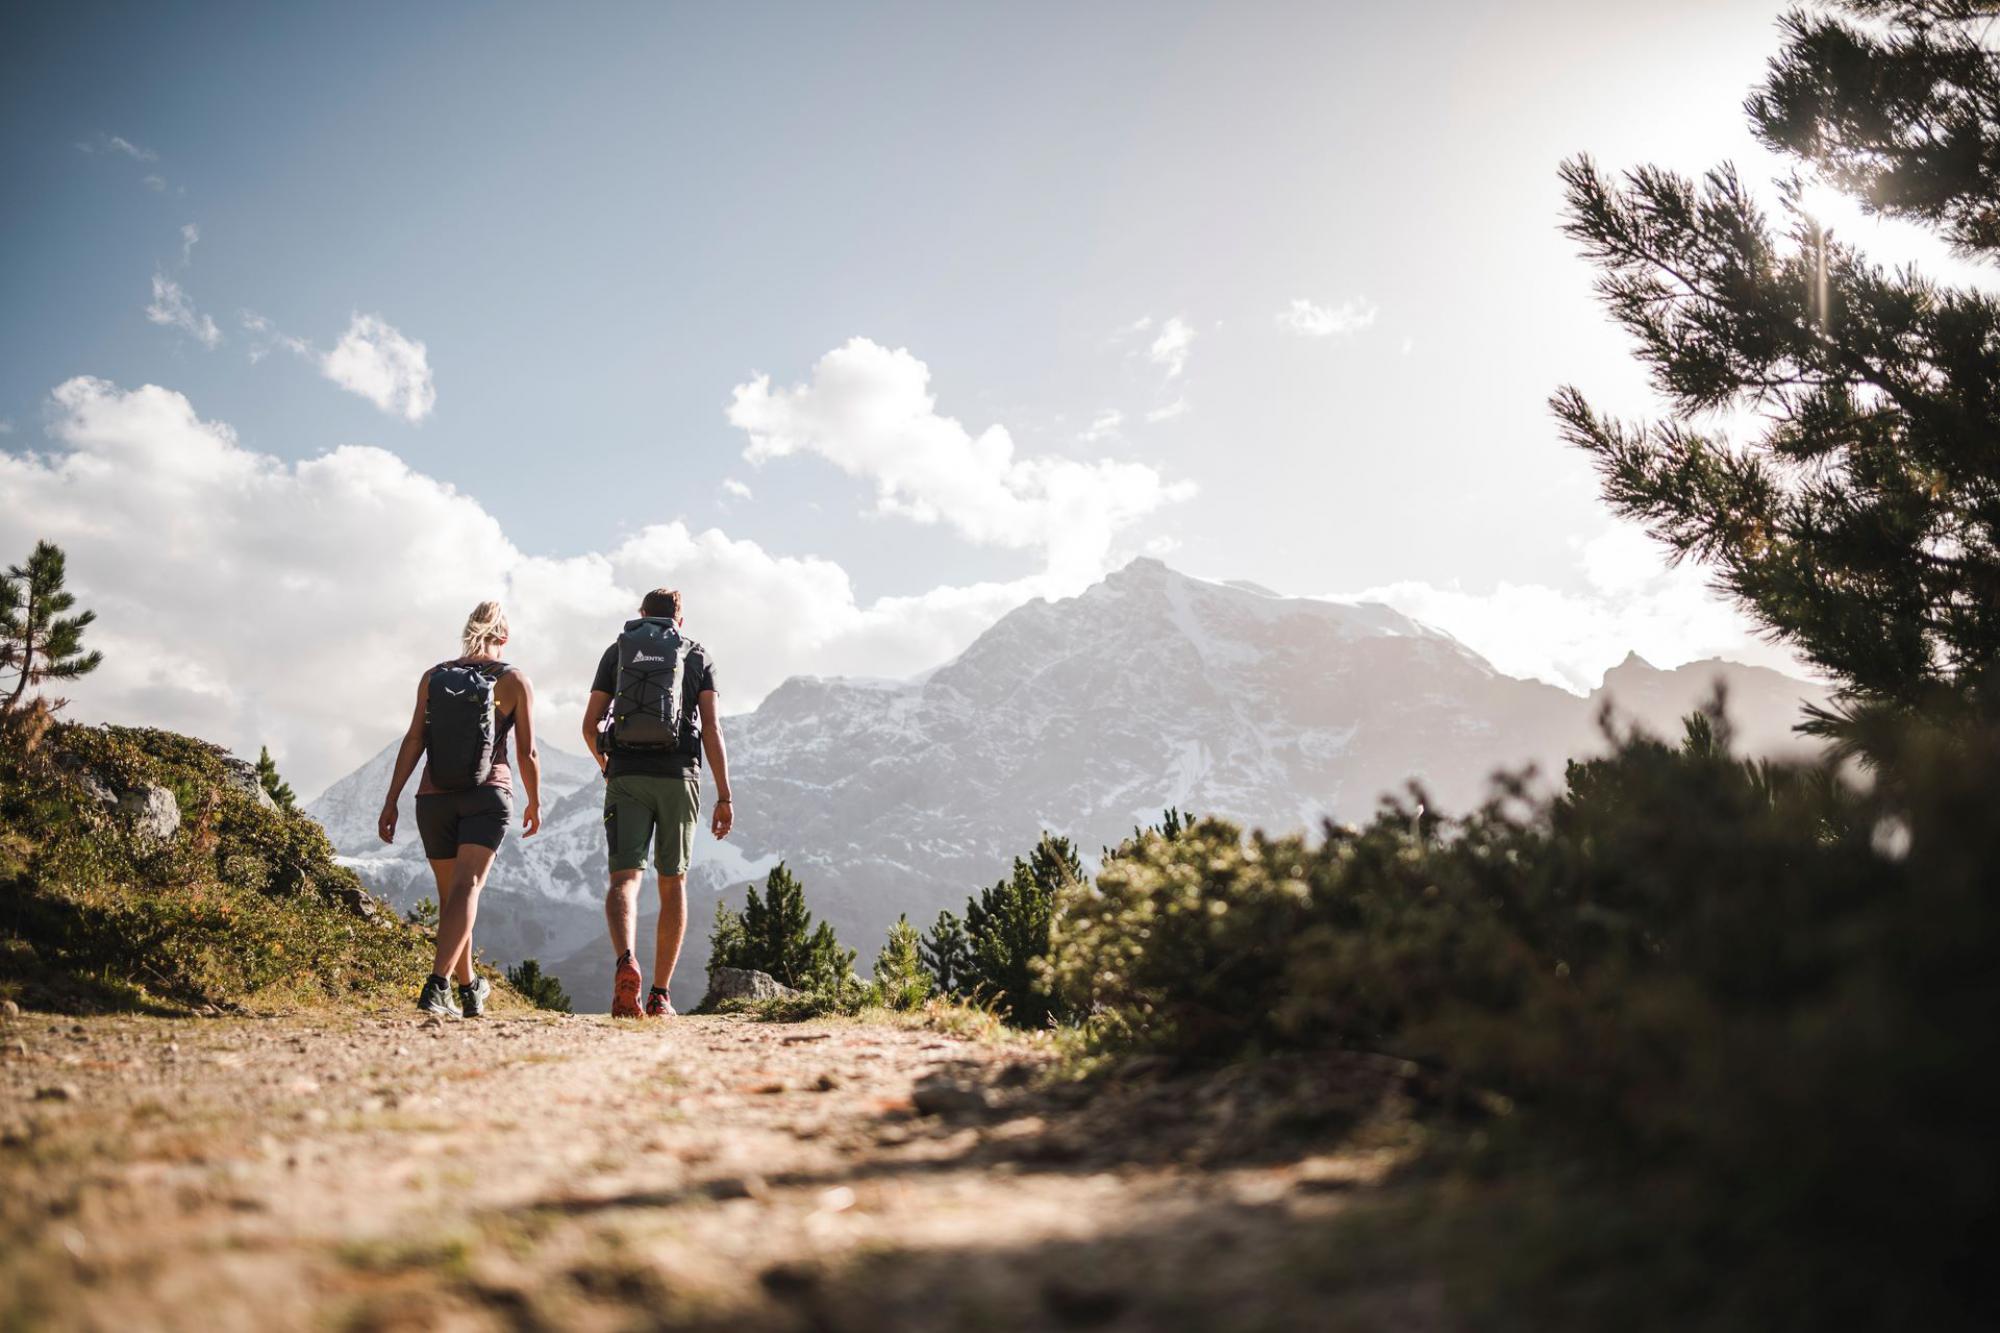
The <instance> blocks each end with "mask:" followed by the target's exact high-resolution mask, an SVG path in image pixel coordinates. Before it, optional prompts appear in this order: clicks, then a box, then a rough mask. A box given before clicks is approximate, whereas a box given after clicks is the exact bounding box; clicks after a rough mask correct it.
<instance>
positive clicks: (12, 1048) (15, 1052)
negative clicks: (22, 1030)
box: [0, 1037, 28, 1060]
mask: <svg viewBox="0 0 2000 1333" xmlns="http://www.w3.org/2000/svg"><path fill="white" fill-rule="evenodd" d="M0 1050H4V1051H5V1052H6V1054H7V1058H8V1059H9V1060H25V1059H27V1058H28V1043H27V1042H25V1041H22V1040H21V1039H20V1038H19V1037H16V1038H14V1040H12V1041H10V1042H8V1043H7V1044H6V1045H5V1046H0Z"/></svg>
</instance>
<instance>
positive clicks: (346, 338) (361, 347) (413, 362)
mask: <svg viewBox="0 0 2000 1333" xmlns="http://www.w3.org/2000/svg"><path fill="white" fill-rule="evenodd" d="M320 373H321V374H323V375H325V376H326V377H327V378H328V379H330V380H332V381H333V382H334V383H335V384H338V385H339V386H340V387H341V388H343V389H346V390H347V391H348V392H350V393H358V394H360V395H361V396H362V397H363V398H366V399H367V400H368V401H369V402H371V403H373V404H375V406H377V407H379V408H381V409H382V410H383V411H384V412H387V413H388V414H389V415H391V416H399V417H402V418H403V419H404V420H405V421H411V422H416V421H422V420H423V419H424V418H425V417H427V416H429V415H430V414H431V409H432V408H434V407H436V406H437V389H436V387H435V386H434V385H433V384H432V383H431V366H430V357H429V355H428V354H427V353H426V351H425V349H424V345H423V344H422V343H420V342H417V341H416V340H415V339H412V338H406V337H404V336H403V335H402V334H401V333H400V332H398V331H397V329H396V328H395V327H394V326H393V325H391V324H389V323H388V322H387V321H386V320H384V319H383V318H382V317H381V316H380V315H356V316H354V319H353V321H352V322H350V323H349V324H348V326H347V332H346V333H345V334H343V335H342V336H341V339H340V341H339V342H337V343H335V344H334V347H333V350H332V351H331V352H328V353H327V354H326V357H325V359H324V360H322V361H321V363H320Z"/></svg>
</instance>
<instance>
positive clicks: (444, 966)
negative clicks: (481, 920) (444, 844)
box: [431, 847, 495, 981]
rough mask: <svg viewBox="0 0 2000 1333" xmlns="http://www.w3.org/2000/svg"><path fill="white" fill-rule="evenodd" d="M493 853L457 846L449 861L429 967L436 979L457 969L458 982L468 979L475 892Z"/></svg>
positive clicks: (476, 903) (476, 908) (476, 912)
mask: <svg viewBox="0 0 2000 1333" xmlns="http://www.w3.org/2000/svg"><path fill="white" fill-rule="evenodd" d="M494 850H495V849H494V848H491V847H461V848H459V849H458V855H457V857H455V858H454V859H453V860H452V861H451V862H450V865H451V882H450V884H449V885H448V886H447V887H446V888H444V889H442V890H440V892H443V893H445V894H446V895H448V896H447V897H446V898H445V899H444V900H443V901H441V902H439V904H438V937H437V961H436V962H434V963H432V964H431V971H433V972H435V973H436V974H437V975H439V976H444V975H445V974H446V972H447V971H448V970H450V969H453V968H458V969H461V971H460V973H459V975H460V978H461V980H464V981H470V980H471V979H472V961H471V958H472V923H473V920H474V919H475V918H476V917H477V916H478V915H479V890H480V889H481V888H483V887H485V884H486V872H487V871H488V870H489V869H491V868H492V865H493V853H494ZM461 955H463V957H461Z"/></svg>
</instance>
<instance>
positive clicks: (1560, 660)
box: [1336, 527, 1811, 694]
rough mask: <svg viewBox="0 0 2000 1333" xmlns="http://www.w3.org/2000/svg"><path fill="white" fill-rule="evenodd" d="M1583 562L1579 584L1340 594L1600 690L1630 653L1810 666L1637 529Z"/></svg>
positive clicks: (1669, 660) (1517, 670) (1677, 660)
mask: <svg viewBox="0 0 2000 1333" xmlns="http://www.w3.org/2000/svg"><path fill="white" fill-rule="evenodd" d="M1577 567H1578V570H1579V572H1580V573H1581V574H1582V576H1583V583H1584V585H1585V586H1584V587H1583V588H1582V589H1580V590H1578V589H1573V588H1555V587H1551V586H1549V585H1547V584H1540V583H1511V582H1507V581H1504V580H1503V581H1500V582H1498V583H1496V584H1495V585H1494V586H1493V587H1492V589H1491V590H1489V591H1479V592H1475V591H1469V590H1467V589H1466V588H1465V587H1463V586H1462V585H1460V584H1458V583H1452V584H1447V585H1443V586H1440V585H1437V584H1432V583H1424V582H1418V581H1405V582H1400V583H1390V584H1384V585H1382V586H1379V587H1374V588H1369V589H1367V590H1366V591H1364V592H1360V593H1356V594H1351V595H1344V596H1341V597H1339V598H1337V599H1336V600H1340V601H1352V600H1359V601H1374V602H1386V603H1388V604H1389V605H1390V606H1393V607H1395V608H1396V609H1397V610H1399V611H1402V612H1404V613H1405V614H1407V615H1410V616H1414V617H1415V618H1416V619H1418V620H1421V621H1423V622H1424V623H1426V624H1429V625H1435V626H1436V627H1438V628H1439V629H1442V630H1445V631H1446V632H1448V633H1449V634H1451V635H1452V636H1453V637H1454V638H1456V639H1458V640H1459V641H1460V642H1461V643H1464V644H1465V645H1466V646H1467V647H1469V648H1471V649H1472V650H1473V651H1474V652H1477V653H1478V654H1480V656H1482V657H1484V658H1486V660H1487V661H1489V662H1491V663H1492V664H1493V665H1494V666H1496V667H1498V668H1500V670H1502V671H1504V672H1506V673H1507V674H1509V675H1513V676H1529V677H1533V678H1535V679H1538V680H1545V681H1547V682H1549V683H1550V684H1552V685H1559V686H1561V687H1562V688H1564V689H1566V690H1569V691H1571V692H1572V693H1577V694H1587V693H1589V692H1590V691H1591V690H1593V689H1595V688H1597V686H1598V685H1599V684H1600V683H1601V682H1602V681H1603V679H1604V673H1605V671H1607V670H1608V669H1609V668H1611V667H1614V666H1616V665H1617V664H1618V663H1619V662H1621V661H1623V660H1624V658H1625V655H1626V654H1627V653H1629V652H1636V653H1638V654H1639V655H1640V656H1641V657H1643V658H1645V659H1646V660H1647V661H1649V662H1651V663H1652V664H1653V665H1655V666H1658V667H1675V666H1680V665H1681V664H1683V663H1686V662H1693V661H1699V660H1702V659H1704V658H1710V657H1723V658H1727V659H1729V660H1731V661H1735V662H1746V663H1749V664H1750V665H1753V666H1767V667H1772V668H1774V669H1776V670H1779V671H1785V672H1789V673H1790V674H1792V675H1799V676H1806V675H1810V674H1811V673H1810V672H1809V671H1808V670H1807V669H1806V668H1805V667H1803V666H1802V665H1801V664H1800V662H1799V661H1798V659H1797V658H1796V657H1794V656H1793V655H1792V654H1791V653H1790V652H1788V651H1787V650H1785V649H1783V648H1781V647H1778V646H1776V645H1774V644H1771V643H1769V642H1767V641H1766V640H1764V639H1763V638H1761V637H1760V636H1759V635H1758V633H1757V630H1756V627H1755V625H1754V624H1753V623H1752V622H1751V621H1750V619H1749V618H1748V617H1746V616H1745V615H1744V614H1743V613H1742V612H1741V611H1739V610H1737V609H1736V608H1735V607H1734V606H1732V605H1731V604H1730V603H1729V602H1728V601H1727V600H1725V599H1724V598H1723V597H1721V596H1719V595H1718V594H1716V593H1715V592H1714V591H1712V590H1711V589H1710V588H1709V587H1708V583H1707V578H1706V576H1705V575H1704V574H1703V573H1702V571H1701V570H1700V569H1699V568H1697V567H1696V566H1694V565H1691V564H1683V565H1679V566H1676V567H1671V568H1670V567H1668V565H1667V563H1666V556H1665V554H1664V552H1663V550H1662V548H1661V547H1660V546H1659V545H1658V544H1657V543H1655V542H1654V541H1653V540H1652V539H1651V538H1649V537H1647V536H1646V534H1645V533H1643V532H1641V531H1639V530H1638V529H1636V528H1630V527H1619V528H1614V529H1611V530H1609V531H1607V532H1605V533H1604V534H1602V535H1600V536H1598V537H1595V538H1593V539H1591V540H1590V541H1587V542H1583V543H1581V544H1580V545H1579V546H1578V548H1577Z"/></svg>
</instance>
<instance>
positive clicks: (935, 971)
mask: <svg viewBox="0 0 2000 1333" xmlns="http://www.w3.org/2000/svg"><path fill="white" fill-rule="evenodd" d="M918 948H919V950H920V952H921V953H922V955H923V962H924V970H925V971H926V972H928V973H929V974H930V978H931V988H932V989H933V990H935V991H936V992H937V993H938V994H939V995H942V996H946V997H956V996H960V995H963V994H964V993H965V990H966V987H967V985H968V983H969V982H970V980H971V970H972V941H971V940H970V939H969V938H967V936H966V933H965V923H964V922H963V921H961V920H959V919H958V916H957V915H956V914H955V913H954V912H952V911H951V909H950V908H946V909H944V910H943V911H941V912H939V913H938V915H937V920H936V922H934V923H933V924H932V926H931V928H930V929H929V930H927V931H925V932H924V937H923V940H922V942H921V943H920V944H919V945H918Z"/></svg>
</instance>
